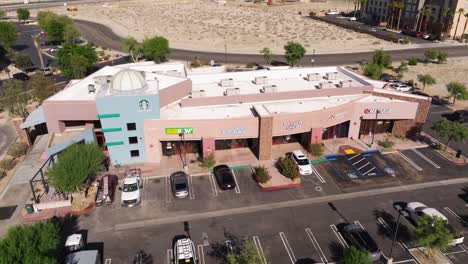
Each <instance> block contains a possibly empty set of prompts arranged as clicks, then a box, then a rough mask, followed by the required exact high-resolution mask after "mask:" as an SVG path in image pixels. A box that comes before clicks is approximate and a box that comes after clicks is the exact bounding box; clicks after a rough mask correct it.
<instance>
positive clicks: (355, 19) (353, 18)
mask: <svg viewBox="0 0 468 264" xmlns="http://www.w3.org/2000/svg"><path fill="white" fill-rule="evenodd" d="M348 20H349V21H357V18H356V17H350V18H349V19H348Z"/></svg>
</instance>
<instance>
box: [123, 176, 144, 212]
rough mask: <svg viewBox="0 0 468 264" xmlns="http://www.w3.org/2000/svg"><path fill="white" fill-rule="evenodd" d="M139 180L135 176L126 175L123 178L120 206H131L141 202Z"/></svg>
mask: <svg viewBox="0 0 468 264" xmlns="http://www.w3.org/2000/svg"><path fill="white" fill-rule="evenodd" d="M141 187H142V186H141V182H140V178H139V177H137V176H127V177H125V179H124V180H123V183H122V187H121V188H119V189H121V190H122V206H127V207H133V206H136V205H138V204H139V203H140V202H141V192H140V189H141Z"/></svg>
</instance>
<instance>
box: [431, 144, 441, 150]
mask: <svg viewBox="0 0 468 264" xmlns="http://www.w3.org/2000/svg"><path fill="white" fill-rule="evenodd" d="M432 148H433V149H435V150H442V145H441V144H435V145H433V146H432Z"/></svg>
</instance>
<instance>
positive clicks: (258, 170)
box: [253, 166, 271, 183]
mask: <svg viewBox="0 0 468 264" xmlns="http://www.w3.org/2000/svg"><path fill="white" fill-rule="evenodd" d="M253 169H254V172H255V176H254V177H255V181H257V182H258V183H266V182H267V181H268V180H269V179H271V176H270V173H269V172H268V170H267V168H265V166H255V167H253Z"/></svg>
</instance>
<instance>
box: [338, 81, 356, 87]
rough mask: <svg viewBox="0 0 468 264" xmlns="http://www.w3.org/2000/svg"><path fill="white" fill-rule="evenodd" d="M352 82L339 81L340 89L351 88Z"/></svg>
mask: <svg viewBox="0 0 468 264" xmlns="http://www.w3.org/2000/svg"><path fill="white" fill-rule="evenodd" d="M352 83H353V80H343V81H340V87H351V84H352Z"/></svg>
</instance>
